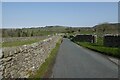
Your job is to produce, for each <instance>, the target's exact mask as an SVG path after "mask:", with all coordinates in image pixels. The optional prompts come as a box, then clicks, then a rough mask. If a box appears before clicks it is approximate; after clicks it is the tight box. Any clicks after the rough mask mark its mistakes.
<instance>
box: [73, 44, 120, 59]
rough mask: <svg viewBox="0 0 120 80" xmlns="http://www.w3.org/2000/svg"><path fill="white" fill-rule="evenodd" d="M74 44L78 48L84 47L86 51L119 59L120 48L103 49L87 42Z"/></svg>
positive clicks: (103, 47)
mask: <svg viewBox="0 0 120 80" xmlns="http://www.w3.org/2000/svg"><path fill="white" fill-rule="evenodd" d="M75 43H77V44H78V45H80V46H83V47H86V48H88V49H91V50H94V51H97V52H100V53H102V54H105V55H109V56H112V57H116V58H120V48H112V47H105V46H102V45H97V44H94V43H87V42H75Z"/></svg>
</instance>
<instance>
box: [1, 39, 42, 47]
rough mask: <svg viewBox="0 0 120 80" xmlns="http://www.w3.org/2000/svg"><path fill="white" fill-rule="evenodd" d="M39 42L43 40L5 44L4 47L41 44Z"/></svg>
mask: <svg viewBox="0 0 120 80" xmlns="http://www.w3.org/2000/svg"><path fill="white" fill-rule="evenodd" d="M39 41H41V40H39V39H31V40H25V41H14V42H3V43H2V47H13V46H21V45H27V44H32V43H35V42H39Z"/></svg>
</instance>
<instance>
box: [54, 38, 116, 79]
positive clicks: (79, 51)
mask: <svg viewBox="0 0 120 80" xmlns="http://www.w3.org/2000/svg"><path fill="white" fill-rule="evenodd" d="M52 71H53V72H52V77H53V78H118V66H117V65H115V64H114V63H112V62H111V61H109V60H108V59H107V58H106V57H105V56H103V55H101V54H98V53H96V52H93V51H90V50H88V49H85V48H83V47H80V46H78V45H77V44H75V43H73V42H71V41H70V40H68V39H63V43H62V44H61V46H60V49H59V52H58V55H57V58H56V62H55V65H54V67H53V70H52Z"/></svg>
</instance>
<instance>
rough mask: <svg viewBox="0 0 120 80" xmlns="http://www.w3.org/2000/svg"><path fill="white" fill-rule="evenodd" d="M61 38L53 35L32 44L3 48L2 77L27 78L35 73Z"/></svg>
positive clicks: (0, 71) (0, 72) (0, 75)
mask: <svg viewBox="0 0 120 80" xmlns="http://www.w3.org/2000/svg"><path fill="white" fill-rule="evenodd" d="M59 39H60V37H59V36H52V37H51V38H48V39H45V40H43V41H41V42H36V43H33V44H31V45H24V46H18V47H11V48H10V47H8V48H3V49H2V50H3V51H2V57H1V59H0V61H1V64H2V66H0V67H2V68H1V69H0V77H1V78H2V77H3V78H27V77H29V75H30V74H34V72H35V71H36V70H38V69H39V67H40V66H41V64H42V63H44V62H45V59H46V58H47V57H48V55H49V53H50V51H51V50H52V49H53V48H54V47H55V45H56V42H57V41H58V40H59Z"/></svg>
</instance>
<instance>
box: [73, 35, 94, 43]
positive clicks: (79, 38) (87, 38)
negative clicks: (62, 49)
mask: <svg viewBox="0 0 120 80" xmlns="http://www.w3.org/2000/svg"><path fill="white" fill-rule="evenodd" d="M95 38H96V36H94V35H82V34H80V35H76V36H75V37H74V38H73V40H74V41H80V42H90V43H95V42H96V39H95Z"/></svg>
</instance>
